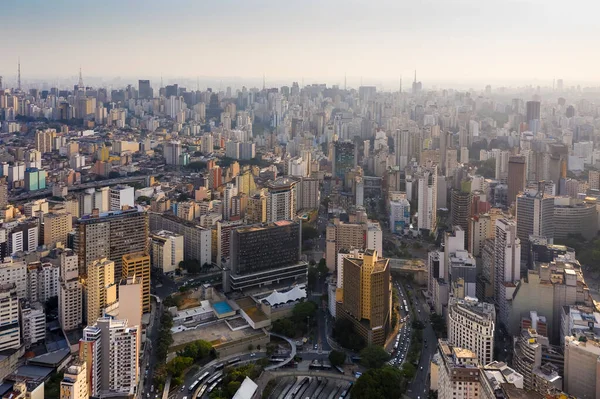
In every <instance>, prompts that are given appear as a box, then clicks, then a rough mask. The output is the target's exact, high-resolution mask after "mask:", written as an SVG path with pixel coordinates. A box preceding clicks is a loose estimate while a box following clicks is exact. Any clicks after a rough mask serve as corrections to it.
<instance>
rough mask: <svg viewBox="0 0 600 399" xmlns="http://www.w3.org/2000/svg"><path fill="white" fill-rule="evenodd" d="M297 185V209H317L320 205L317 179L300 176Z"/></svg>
mask: <svg viewBox="0 0 600 399" xmlns="http://www.w3.org/2000/svg"><path fill="white" fill-rule="evenodd" d="M297 187H298V195H297V197H298V205H297V208H298V209H317V208H318V207H319V206H320V205H321V201H320V200H321V192H320V191H319V180H318V179H313V178H310V177H305V178H302V180H301V181H300V184H298V185H297Z"/></svg>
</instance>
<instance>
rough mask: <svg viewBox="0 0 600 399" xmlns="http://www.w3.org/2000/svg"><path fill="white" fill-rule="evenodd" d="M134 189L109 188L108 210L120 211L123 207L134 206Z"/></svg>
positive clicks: (123, 187)
mask: <svg viewBox="0 0 600 399" xmlns="http://www.w3.org/2000/svg"><path fill="white" fill-rule="evenodd" d="M134 191H135V190H134V188H133V187H130V186H121V185H119V186H114V187H111V188H110V210H111V211H120V210H121V209H123V207H124V206H127V207H128V208H133V207H134V206H135V193H134Z"/></svg>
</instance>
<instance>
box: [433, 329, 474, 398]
mask: <svg viewBox="0 0 600 399" xmlns="http://www.w3.org/2000/svg"><path fill="white" fill-rule="evenodd" d="M438 353H439V357H440V360H439V382H438V398H439V399H480V397H481V392H482V391H481V384H480V382H479V374H480V372H481V370H480V368H479V362H478V361H477V355H476V354H475V353H474V352H472V351H470V350H468V349H465V348H460V347H458V346H454V345H451V344H450V343H449V342H448V341H444V340H441V339H440V340H439V343H438Z"/></svg>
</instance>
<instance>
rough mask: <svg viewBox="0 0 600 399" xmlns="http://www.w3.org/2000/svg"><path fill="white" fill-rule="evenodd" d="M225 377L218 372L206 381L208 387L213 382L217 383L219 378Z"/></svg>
mask: <svg viewBox="0 0 600 399" xmlns="http://www.w3.org/2000/svg"><path fill="white" fill-rule="evenodd" d="M221 377H223V373H222V372H218V373H216V374H215V375H213V376H212V377H210V378H209V379H208V381H206V385H210V384H212V383H213V382H215V381H216V380H218V379H219V378H221Z"/></svg>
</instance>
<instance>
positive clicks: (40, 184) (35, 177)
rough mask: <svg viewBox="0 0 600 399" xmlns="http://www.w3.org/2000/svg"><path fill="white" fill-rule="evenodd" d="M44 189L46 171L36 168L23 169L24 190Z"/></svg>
mask: <svg viewBox="0 0 600 399" xmlns="http://www.w3.org/2000/svg"><path fill="white" fill-rule="evenodd" d="M45 189H46V171H45V170H42V169H37V168H27V169H25V190H27V191H38V190H45Z"/></svg>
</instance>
